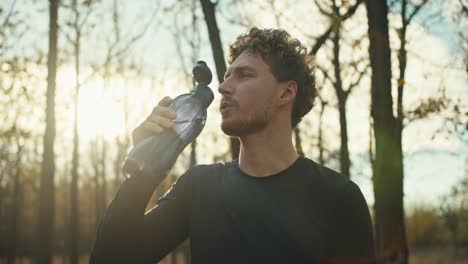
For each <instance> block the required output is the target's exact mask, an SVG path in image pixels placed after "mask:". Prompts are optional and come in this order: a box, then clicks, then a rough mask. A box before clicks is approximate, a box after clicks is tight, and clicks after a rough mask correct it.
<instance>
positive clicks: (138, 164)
mask: <svg viewBox="0 0 468 264" xmlns="http://www.w3.org/2000/svg"><path fill="white" fill-rule="evenodd" d="M192 74H193V77H194V79H195V81H196V82H197V84H196V85H195V86H194V87H193V89H192V90H191V91H190V92H189V93H186V94H182V95H179V96H177V97H176V98H175V99H174V101H173V102H172V103H171V104H170V106H169V108H170V109H172V110H173V111H174V112H176V114H177V118H176V120H174V121H173V122H174V125H175V126H174V128H172V129H164V130H163V132H162V133H160V134H157V135H153V136H149V137H147V138H145V139H143V140H141V141H140V142H138V143H137V144H136V145H135V146H134V147H133V148H132V150H131V151H130V152H129V153H128V155H127V157H126V159H125V161H124V164H123V167H122V171H123V174H124V175H125V177H127V178H130V177H133V176H137V175H143V176H148V177H165V176H166V175H167V173H168V171H169V170H170V169H171V168H172V166H174V163H175V161H176V160H177V157H178V156H179V155H180V153H181V152H182V151H183V150H184V148H185V147H186V146H187V145H188V144H190V143H191V142H192V141H193V140H194V139H195V138H196V137H197V136H198V135H199V134H200V133H201V131H202V129H203V127H204V126H205V122H206V109H207V108H208V106H209V105H210V104H211V102H212V101H213V99H214V95H213V92H212V91H211V89H210V87H208V84H210V82H211V79H212V74H211V71H210V69H209V68H208V66H207V65H206V63H205V62H204V61H198V62H197V64H196V65H195V67H194V68H193V71H192ZM155 180H156V179H155ZM159 180H162V179H159Z"/></svg>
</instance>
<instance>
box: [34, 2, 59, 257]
mask: <svg viewBox="0 0 468 264" xmlns="http://www.w3.org/2000/svg"><path fill="white" fill-rule="evenodd" d="M49 15H50V24H49V54H48V58H47V72H48V76H47V97H46V99H47V104H46V128H45V135H44V154H43V161H42V175H41V191H40V197H39V201H40V206H39V237H38V241H37V243H38V247H37V249H38V251H37V256H38V262H39V263H44V264H46V263H51V261H52V256H51V254H52V239H53V233H52V231H53V224H54V222H53V219H54V203H55V199H54V171H55V162H54V140H55V79H56V73H57V64H56V63H57V31H58V26H57V18H58V0H49Z"/></svg>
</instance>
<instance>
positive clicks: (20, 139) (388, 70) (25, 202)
mask: <svg viewBox="0 0 468 264" xmlns="http://www.w3.org/2000/svg"><path fill="white" fill-rule="evenodd" d="M252 27H258V28H282V29H285V30H286V31H288V32H289V33H290V34H291V35H292V36H294V37H295V38H298V39H299V40H300V41H301V43H302V44H303V45H305V46H306V47H307V52H308V53H309V54H310V55H312V56H314V61H315V66H316V78H317V88H318V90H319V94H318V97H317V99H316V103H315V105H314V107H313V109H312V111H311V112H310V113H309V114H308V115H306V116H305V117H304V119H303V121H302V122H301V123H300V124H299V125H298V127H296V128H295V129H294V131H293V143H294V146H295V148H296V150H297V152H298V153H299V154H300V155H303V156H305V157H308V158H310V159H312V160H314V161H316V162H317V163H320V164H323V165H325V166H327V167H330V168H332V169H334V170H336V171H339V172H341V173H343V174H344V175H346V176H347V177H349V178H350V179H351V180H352V181H354V182H355V183H356V184H357V185H358V186H359V187H360V189H361V190H362V192H363V194H364V196H365V198H366V200H367V202H368V206H369V210H370V212H371V216H372V221H373V227H374V236H375V244H376V252H377V256H381V257H382V258H381V261H382V262H381V263H415V264H417V263H468V75H467V72H468V30H467V29H468V2H467V1H466V0H313V1H305V0H257V1H246V0H199V1H198V0H167V1H152V0H141V1H122V0H49V1H38V0H24V1H18V0H2V1H0V122H1V126H0V263H57V264H58V263H71V264H76V263H88V259H89V254H90V251H91V249H92V246H93V242H94V239H95V237H96V231H97V228H98V225H99V222H100V220H101V219H102V216H103V215H104V213H105V211H106V208H107V206H108V205H109V204H110V202H111V201H112V198H113V196H114V194H115V192H116V190H117V188H118V187H119V184H120V183H121V182H122V180H123V179H124V176H123V174H122V163H123V161H124V159H125V157H126V155H127V153H128V152H129V150H130V149H131V147H132V145H133V143H132V137H131V133H132V131H133V129H134V128H135V127H137V126H138V125H139V124H140V123H141V122H142V121H143V120H144V119H145V118H146V117H147V115H148V114H149V113H150V112H151V110H152V109H153V107H154V106H155V105H156V104H157V102H158V101H159V100H161V99H162V98H163V97H164V96H171V97H172V98H174V97H176V96H177V95H179V94H182V93H186V92H188V91H189V90H190V89H191V88H192V87H193V84H194V80H193V77H192V67H193V66H194V65H195V64H196V62H197V61H199V60H203V61H206V62H207V64H208V66H209V67H210V68H211V70H212V72H213V82H212V83H211V84H210V87H211V89H212V90H213V92H214V93H215V99H214V101H213V103H212V105H211V106H210V107H209V108H208V119H207V122H206V125H205V128H204V130H203V132H202V133H201V134H200V136H199V137H198V138H197V139H196V140H195V141H194V142H193V143H192V144H190V145H189V146H188V147H187V148H186V149H185V150H184V151H183V152H182V154H181V155H180V156H179V158H178V160H177V162H176V164H175V166H174V168H173V169H172V170H171V171H170V173H169V175H168V176H167V177H166V178H165V180H164V181H163V183H162V184H161V185H160V186H159V187H158V188H157V189H156V190H155V192H154V193H153V196H152V198H151V201H150V202H149V204H148V206H147V209H148V210H149V209H150V208H152V207H153V206H154V205H155V204H156V202H157V201H158V199H159V198H160V197H162V196H163V195H164V194H165V193H166V192H167V190H168V189H169V188H170V187H171V185H172V184H173V183H174V182H175V181H176V180H177V179H178V177H179V176H180V175H181V174H182V173H184V172H185V171H187V170H188V169H189V168H190V167H192V166H194V165H196V164H211V163H217V162H227V161H230V160H232V159H235V158H236V157H238V155H239V148H240V145H239V144H240V143H239V140H238V139H237V138H230V137H228V136H226V135H225V134H224V133H223V132H222V131H221V129H220V122H221V121H220V120H221V114H220V113H219V110H218V106H219V104H220V97H221V96H220V94H219V93H218V92H217V89H218V86H219V84H220V83H221V82H222V81H223V78H224V75H225V72H226V69H227V68H228V67H229V64H228V62H227V50H228V46H229V45H230V44H231V43H233V42H234V41H235V39H236V36H238V35H239V34H244V33H246V32H248V30H249V29H250V28H252ZM160 263H163V264H169V263H171V264H182V263H190V239H187V240H186V241H185V242H183V243H182V244H181V245H180V246H179V247H178V248H177V249H175V250H174V251H173V252H171V253H170V254H169V255H167V256H166V258H165V259H164V260H163V261H161V262H160Z"/></svg>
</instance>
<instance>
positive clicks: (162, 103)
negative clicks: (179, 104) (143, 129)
mask: <svg viewBox="0 0 468 264" xmlns="http://www.w3.org/2000/svg"><path fill="white" fill-rule="evenodd" d="M172 101H174V99H172V98H170V97H169V96H164V98H163V99H161V101H159V103H158V106H169V105H170V104H171V103H172Z"/></svg>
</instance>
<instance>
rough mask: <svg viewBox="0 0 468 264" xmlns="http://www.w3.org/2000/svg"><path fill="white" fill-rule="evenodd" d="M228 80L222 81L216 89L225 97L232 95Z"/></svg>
mask: <svg viewBox="0 0 468 264" xmlns="http://www.w3.org/2000/svg"><path fill="white" fill-rule="evenodd" d="M230 86H231V85H230V84H229V78H228V79H226V80H224V81H223V82H222V83H221V84H220V85H219V87H218V92H219V93H220V94H222V95H227V94H231V93H232V88H230Z"/></svg>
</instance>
